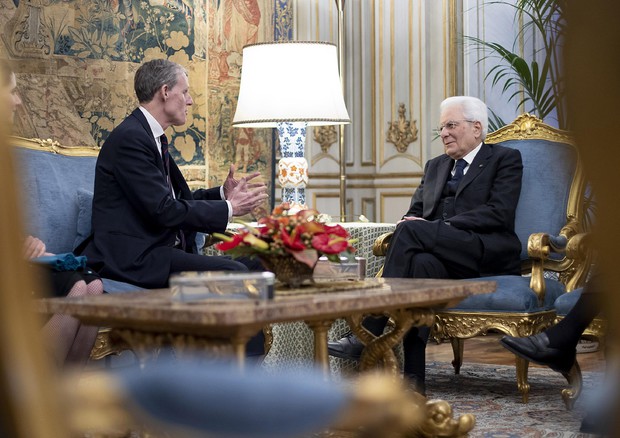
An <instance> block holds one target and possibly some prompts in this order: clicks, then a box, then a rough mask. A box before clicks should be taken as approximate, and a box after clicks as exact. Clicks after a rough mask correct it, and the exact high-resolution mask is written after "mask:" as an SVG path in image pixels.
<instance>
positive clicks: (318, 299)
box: [37, 278, 495, 336]
mask: <svg viewBox="0 0 620 438" xmlns="http://www.w3.org/2000/svg"><path fill="white" fill-rule="evenodd" d="M368 282H377V284H376V287H370V288H369V287H368ZM364 286H365V288H359V289H356V288H353V289H348V290H344V291H340V292H328V293H319V294H312V295H298V296H297V295H296V296H286V297H277V296H276V298H275V299H273V300H263V301H257V300H217V301H211V300H205V301H201V302H197V303H184V302H178V301H173V300H172V299H171V293H170V291H169V290H168V289H161V290H150V291H144V292H131V293H122V294H104V295H97V296H82V297H66V298H43V299H41V300H38V302H37V306H38V310H39V311H41V312H43V313H50V314H51V313H66V314H71V315H73V316H75V317H76V318H78V319H80V320H81V321H82V322H84V323H86V324H90V325H96V326H106V327H111V328H126V329H135V330H142V331H154V332H172V333H175V332H176V333H185V334H193V335H202V336H218V335H221V336H226V335H228V334H230V333H231V331H238V330H240V329H241V328H244V329H245V330H248V331H252V330H254V331H255V330H256V328H260V327H263V326H265V325H267V324H270V323H275V322H291V321H313V320H327V319H332V318H333V319H335V318H339V317H345V316H348V315H352V314H355V313H360V312H363V313H380V312H381V311H384V310H390V309H398V308H416V307H419V308H442V307H449V306H453V305H455V304H456V303H458V302H459V301H461V300H462V299H463V298H465V297H468V296H470V295H473V294H480V293H489V292H493V291H494V290H495V282H493V281H484V280H434V279H400V278H398V279H396V278H385V279H384V278H377V279H366V280H364ZM276 293H277V291H276ZM245 330H244V331H245Z"/></svg>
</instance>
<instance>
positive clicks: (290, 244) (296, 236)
mask: <svg viewBox="0 0 620 438" xmlns="http://www.w3.org/2000/svg"><path fill="white" fill-rule="evenodd" d="M299 228H300V227H296V228H295V229H294V230H293V232H292V233H291V234H290V235H289V234H288V233H287V232H286V230H285V229H284V228H282V230H281V231H280V234H281V235H282V242H284V246H286V247H287V248H290V249H292V250H293V251H302V250H304V249H306V245H304V242H302V240H301V233H300V232H299Z"/></svg>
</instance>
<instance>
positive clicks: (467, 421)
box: [346, 308, 476, 437]
mask: <svg viewBox="0 0 620 438" xmlns="http://www.w3.org/2000/svg"><path fill="white" fill-rule="evenodd" d="M384 314H385V315H386V316H388V317H389V318H390V319H391V320H392V322H393V323H394V327H393V329H392V330H391V331H388V332H386V333H384V334H382V335H380V336H375V335H374V334H372V333H371V332H369V331H368V330H366V328H364V327H363V326H362V321H363V320H364V318H365V317H366V316H367V314H364V313H355V314H353V315H351V316H348V317H347V318H346V321H347V323H348V324H349V327H350V328H351V331H352V332H353V333H355V335H356V336H357V337H358V338H360V340H361V341H362V342H363V343H364V345H365V348H364V350H363V352H362V357H361V358H360V364H359V370H360V371H368V370H372V369H375V368H376V367H377V366H381V367H382V368H383V369H384V370H385V371H387V372H389V373H390V374H392V375H393V376H398V378H400V374H401V373H400V370H399V367H398V361H397V359H396V355H395V354H394V347H396V345H398V343H399V342H401V341H402V339H403V337H404V336H405V334H406V333H407V332H408V331H409V330H410V329H411V327H413V326H432V325H433V323H434V321H435V312H434V311H433V310H431V309H425V308H410V309H394V310H390V311H386V312H384ZM416 396H417V397H419V398H420V399H422V400H423V401H424V403H422V404H421V405H420V406H419V409H423V410H424V413H423V415H422V420H421V423H420V424H419V425H417V426H416V427H415V430H411V431H410V433H408V434H405V435H402V436H403V437H404V436H421V437H440V436H441V437H464V436H467V434H468V433H469V432H470V431H471V430H472V429H473V428H474V425H475V424H476V420H475V417H474V416H473V415H471V414H464V415H462V416H460V417H458V418H456V419H455V418H453V413H452V407H451V406H450V404H449V403H448V402H446V401H443V400H426V398H425V397H423V396H421V395H419V394H416Z"/></svg>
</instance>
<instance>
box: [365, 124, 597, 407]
mask: <svg viewBox="0 0 620 438" xmlns="http://www.w3.org/2000/svg"><path fill="white" fill-rule="evenodd" d="M485 142H487V143H495V144H501V145H503V146H507V147H511V148H515V149H518V150H519V151H520V152H521V156H522V159H523V167H524V168H523V185H522V189H521V196H520V199H519V204H518V206H517V211H516V221H515V231H516V233H517V236H518V237H519V239H520V240H521V244H522V251H521V261H522V269H521V271H522V275H521V276H518V275H514V276H511V275H503V276H494V277H486V278H485V280H495V281H496V282H497V290H496V291H495V292H494V293H491V294H484V295H477V296H473V297H469V298H467V299H465V300H463V301H462V302H461V303H459V304H458V305H457V306H456V307H454V308H451V309H441V310H439V311H438V312H437V314H436V318H435V325H434V327H433V332H432V334H431V336H432V337H433V338H434V339H435V340H436V341H437V342H442V341H444V340H449V341H450V342H451V343H452V348H453V352H454V361H453V362H452V364H453V366H454V371H455V373H456V374H458V373H459V372H460V368H461V365H462V363H463V348H464V340H465V339H467V338H471V337H474V336H478V335H484V334H487V333H488V332H489V331H490V330H496V331H499V332H501V333H504V334H508V335H511V336H529V335H532V334H536V333H539V332H541V331H542V330H544V329H545V328H546V327H548V326H549V325H551V324H553V323H554V321H555V318H556V313H555V310H554V303H555V301H556V299H557V298H558V297H560V296H562V295H563V294H565V293H566V292H569V291H572V290H573V289H575V288H577V287H579V286H581V285H582V284H583V283H585V279H586V276H587V272H588V268H589V266H590V263H591V260H590V259H591V255H590V252H589V251H588V241H589V238H588V235H587V234H586V233H584V224H583V217H584V201H583V196H584V187H585V178H584V175H583V172H582V168H581V164H580V162H579V155H578V152H577V149H576V148H575V146H574V144H573V142H572V140H571V137H570V136H569V134H568V133H567V132H563V131H560V130H557V129H554V128H552V127H550V126H548V125H546V124H544V123H543V122H542V121H541V120H540V119H538V118H536V117H534V116H531V115H529V114H523V115H521V116H519V117H518V118H517V119H515V121H514V122H512V123H511V124H510V125H507V126H505V127H503V128H501V129H499V130H498V131H496V132H493V133H490V134H489V135H488V136H487V138H486V140H485ZM390 238H391V235H384V236H381V237H380V238H379V239H378V240H377V241H376V242H375V248H374V251H375V254H377V255H385V253H386V251H387V246H388V245H389V240H390ZM528 366H529V362H528V361H525V360H524V359H521V358H517V359H516V373H517V385H518V389H519V391H521V393H522V398H523V402H524V403H526V402H527V400H528V394H529V390H530V386H529V384H528V382H527V371H528ZM565 378H566V379H567V380H568V382H569V384H570V386H571V388H570V389H565V390H564V391H563V393H562V396H563V398H564V401H565V403H566V405H567V406H568V407H569V408H570V407H572V404H573V403H574V400H575V399H576V397H577V396H578V395H579V393H580V391H581V371H580V370H579V367H578V365H577V366H576V367H574V368H573V369H572V370H571V372H570V373H568V374H565Z"/></svg>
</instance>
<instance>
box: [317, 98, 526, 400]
mask: <svg viewBox="0 0 620 438" xmlns="http://www.w3.org/2000/svg"><path fill="white" fill-rule="evenodd" d="M440 109H441V117H440V121H441V125H440V127H439V128H438V130H437V131H438V132H437V134H438V135H439V136H440V137H441V140H442V142H443V144H444V150H445V154H443V155H441V156H439V157H436V158H434V159H432V160H430V161H429V162H428V163H427V164H426V167H425V169H424V176H423V178H422V181H421V182H420V185H419V187H418V188H417V190H416V191H415V193H414V195H413V198H412V201H411V205H410V207H409V210H408V211H407V213H406V214H405V215H404V216H403V218H402V220H401V221H400V222H399V223H398V225H397V227H396V230H395V232H394V235H393V237H392V240H391V243H390V246H389V249H388V253H387V256H386V259H385V266H384V271H383V276H384V277H406V278H472V277H481V276H488V275H500V274H519V253H520V251H521V243H520V242H519V239H518V238H517V236H516V234H515V232H514V222H515V210H516V207H517V202H518V200H519V194H520V192H521V176H522V173H523V164H522V162H521V154H520V153H519V151H517V150H515V149H510V148H506V147H502V146H498V145H490V144H485V143H484V138H485V137H486V134H487V126H488V115H487V107H486V105H485V104H484V103H483V102H482V101H480V100H479V99H476V98H473V97H466V96H456V97H451V98H448V99H446V100H444V101H443V102H442V104H441V108H440ZM386 322H387V318H385V317H381V318H366V320H365V321H364V326H365V327H366V328H367V329H368V330H370V331H371V332H372V333H374V334H375V335H380V334H381V333H382V332H383V329H384V327H385V324H386ZM429 332H430V329H429V328H428V327H420V328H413V329H412V330H410V331H409V332H408V333H407V335H406V336H405V338H404V341H403V345H404V352H405V363H404V373H405V375H406V376H407V377H409V378H410V379H412V381H413V384H414V385H415V386H416V387H417V389H418V390H420V391H421V392H424V390H425V384H424V376H425V354H424V352H425V348H426V341H427V339H428V335H429ZM362 350H363V345H362V344H361V342H360V340H359V339H358V338H357V337H355V336H354V335H351V334H349V335H347V336H345V337H344V338H342V339H340V340H339V341H336V342H330V343H329V352H330V354H331V355H333V356H336V357H342V358H349V359H356V358H359V356H360V355H361V352H362Z"/></svg>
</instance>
